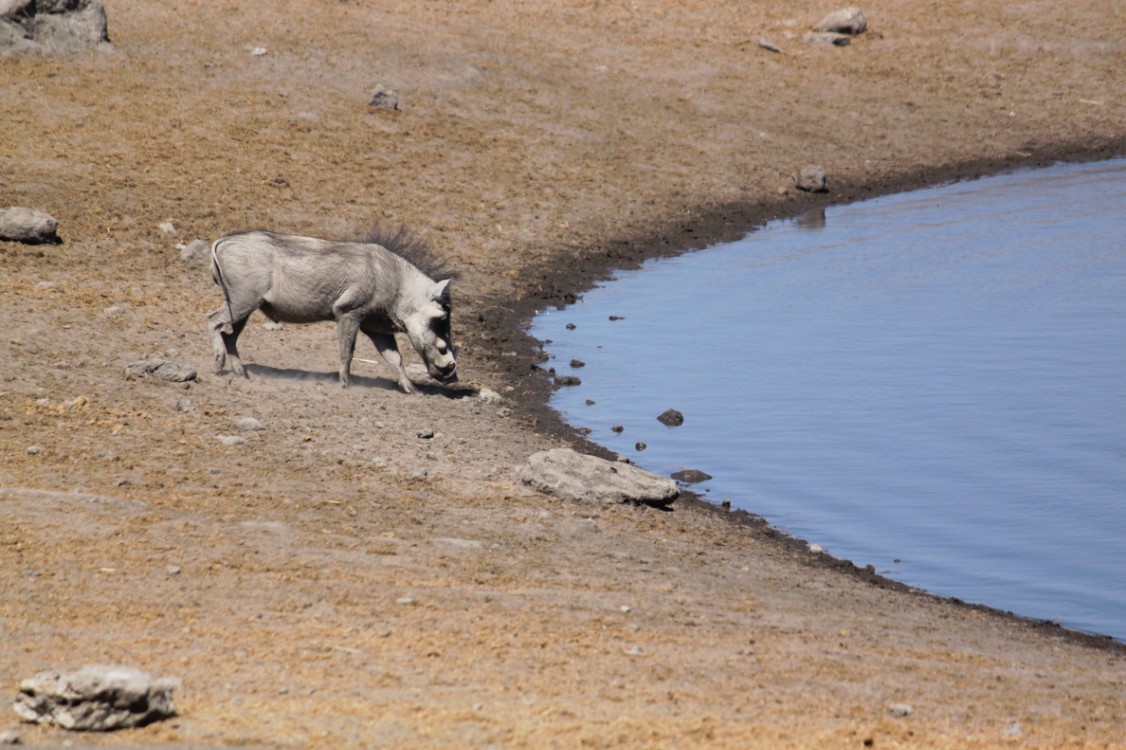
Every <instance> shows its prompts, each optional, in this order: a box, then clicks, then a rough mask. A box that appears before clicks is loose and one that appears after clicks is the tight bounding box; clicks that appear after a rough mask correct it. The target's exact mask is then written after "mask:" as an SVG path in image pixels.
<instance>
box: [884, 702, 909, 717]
mask: <svg viewBox="0 0 1126 750" xmlns="http://www.w3.org/2000/svg"><path fill="white" fill-rule="evenodd" d="M913 713H915V709H914V707H912V706H911V705H910V704H907V703H892V704H891V705H889V706H888V716H892V717H894V718H896V719H902V718H903V717H905V716H910V715H911V714H913Z"/></svg>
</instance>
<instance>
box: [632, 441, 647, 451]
mask: <svg viewBox="0 0 1126 750" xmlns="http://www.w3.org/2000/svg"><path fill="white" fill-rule="evenodd" d="M633 447H634V448H635V449H636V450H639V451H643V450H645V449H646V448H648V447H649V446H648V445H646V444H645V443H642V442H641V441H638V442H637V443H635V444H634V446H633Z"/></svg>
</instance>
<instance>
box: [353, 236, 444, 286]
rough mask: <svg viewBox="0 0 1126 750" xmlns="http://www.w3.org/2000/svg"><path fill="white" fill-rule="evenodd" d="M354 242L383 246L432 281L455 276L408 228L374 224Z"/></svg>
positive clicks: (424, 241) (423, 241) (442, 260)
mask: <svg viewBox="0 0 1126 750" xmlns="http://www.w3.org/2000/svg"><path fill="white" fill-rule="evenodd" d="M352 241H353V242H365V243H371V244H374V245H382V246H383V247H385V248H387V249H388V250H390V251H391V252H393V253H395V254H396V255H398V256H399V257H401V258H404V259H406V260H407V261H409V262H410V263H411V264H412V265H414V267H415V268H417V269H418V270H420V271H422V272H423V273H424V274H426V275H427V276H429V277H430V278H432V279H435V280H438V279H449V278H453V277H454V276H455V274H453V273H451V272H450V271H449V270H448V269H447V268H446V261H445V259H443V258H439V257H437V256H436V255H435V254H434V250H433V248H431V246H430V244H429V243H428V242H426V240H424V239H422V238H421V237H418V236H417V235H414V234H411V233H410V231H409V230H408V229H407V228H406V227H403V226H397V227H387V226H383V225H381V224H373V225H372V226H371V228H370V229H368V230H367V231H365V232H362V233H361V234H359V236H357V237H356V238H355V239H354V240H352Z"/></svg>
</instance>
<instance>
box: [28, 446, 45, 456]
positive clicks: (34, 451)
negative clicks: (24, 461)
mask: <svg viewBox="0 0 1126 750" xmlns="http://www.w3.org/2000/svg"><path fill="white" fill-rule="evenodd" d="M42 452H43V446H41V445H29V446H27V455H29V456H38V455H39V454H41V453H42Z"/></svg>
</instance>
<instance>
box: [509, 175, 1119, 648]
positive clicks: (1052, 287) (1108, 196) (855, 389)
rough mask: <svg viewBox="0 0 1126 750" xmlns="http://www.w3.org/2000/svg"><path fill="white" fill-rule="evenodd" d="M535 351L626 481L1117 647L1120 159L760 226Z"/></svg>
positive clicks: (693, 256)
mask: <svg viewBox="0 0 1126 750" xmlns="http://www.w3.org/2000/svg"><path fill="white" fill-rule="evenodd" d="M531 333H532V335H534V336H535V337H537V338H539V339H541V340H544V341H550V343H548V344H546V345H545V350H546V351H547V353H548V354H549V356H550V357H551V361H550V366H552V367H554V368H555V369H556V371H557V373H558V374H559V375H560V376H567V375H569V376H574V377H577V378H578V379H579V380H580V381H581V382H580V384H579V385H572V386H568V387H560V388H558V389H557V390H556V392H555V395H554V396H553V399H552V406H553V407H555V408H556V409H557V410H558V411H559V412H560V413H561V414H562V415H563V416H564V418H565V419H566V420H567V421H568V422H569V423H570V424H572V425H573V426H575V427H582V428H587V429H589V430H590V438H591V439H592V440H594V441H596V442H599V443H601V444H603V445H605V446H607V447H608V448H610V449H612V450H614V451H616V452H618V453H620V454H622V455H625V456H628V457H630V458H631V459H632V460H634V461H635V462H636V463H638V464H640V465H642V466H644V467H645V468H648V469H650V470H651V471H655V472H657V473H660V474H665V475H669V474H672V473H674V472H676V471H678V470H681V469H685V468H690V469H697V470H700V471H702V472H705V473H706V474H708V475H711V477H712V478H711V479H709V480H706V481H704V482H702V483H700V484H697V485H694V486H693V488H694V489H695V490H696V491H697V492H700V493H701V494H702V495H704V496H705V497H706V498H708V499H710V500H712V501H713V502H716V503H720V502H723V501H724V500H728V501H730V503H731V505H732V506H734V507H736V508H742V509H745V510H747V511H750V512H752V513H754V514H757V515H760V516H762V517H764V518H765V519H766V520H767V521H768V522H770V523H771V524H772V525H773V526H775V527H777V528H780V529H782V530H784V531H786V532H788V533H790V534H793V535H794V536H797V537H800V538H802V539H804V540H807V541H808V542H809V543H810V544H811V545H814V544H816V545H819V546H820V547H821V548H823V549H824V550H826V551H827V552H829V553H831V554H833V555H835V556H837V557H839V558H844V559H849V560H852V561H853V562H855V563H856V564H858V565H861V566H864V565H869V564H870V565H874V566H875V568H876V569H877V570H878V571H879V572H881V573H883V574H885V575H887V576H889V577H892V578H895V579H897V580H900V581H902V582H904V583H907V584H909V585H912V586H917V587H919V588H922V589H926V590H928V591H931V592H933V593H936V594H940V595H944V596H952V597H957V598H960V599H964V600H967V601H972V602H975V603H981V604H986V605H989V606H992V607H997V608H1000V609H1003V610H1010V611H1013V612H1015V613H1017V614H1019V615H1023V616H1026V617H1032V618H1037V619H1045V620H1053V621H1058V622H1059V623H1060V624H1061V625H1063V626H1065V627H1070V628H1075V629H1079V630H1084V631H1090V632H1095V633H1100V634H1104V635H1111V636H1114V637H1116V638H1118V639H1123V640H1126V159H1117V160H1112V161H1110V162H1102V163H1092V164H1082V165H1057V166H1053V167H1050V168H1045V169H1040V170H1026V171H1019V172H1014V173H1010V174H1004V175H999V176H994V177H989V178H984V179H980V180H975V181H970V182H959V183H955V184H951V185H946V186H942V187H937V188H933V189H927V190H920V191H917V192H912V193H906V194H901V195H895V196H889V197H884V198H879V199H875V200H871V201H866V202H862V203H856V204H851V205H847V206H839V207H832V208H829V209H827V210H825V211H824V213H818V214H814V215H807V216H804V217H800V218H798V219H795V220H788V221H779V222H774V223H771V224H768V225H767V226H765V227H763V228H761V229H759V230H757V231H755V232H753V233H751V234H750V235H748V236H747V237H746V238H744V239H743V240H740V241H738V242H733V243H729V244H723V245H719V246H715V247H712V248H708V249H706V250H702V251H698V252H692V253H688V254H685V255H682V256H679V257H676V258H671V259H663V260H653V261H650V262H647V263H645V264H644V265H643V267H642V268H640V269H639V270H637V271H630V272H622V273H619V274H618V275H617V277H616V278H615V279H614V280H612V281H610V282H607V283H605V284H603V285H601V286H599V287H597V288H595V289H592V290H590V291H588V292H587V293H586V294H584V295H583V297H582V299H581V301H580V302H578V303H577V304H574V305H571V306H569V307H567V308H563V309H552V310H547V311H545V312H543V313H541V314H540V315H539V316H538V317H537V318H536V319H535V321H534V323H533V326H532V329H531ZM668 408H675V409H676V410H678V411H680V412H681V413H682V414H683V415H684V422H683V424H681V425H679V426H672V427H669V426H666V425H664V424H662V423H661V422H659V421H657V416H658V415H660V414H661V413H662V412H664V411H665V410H666V409H668Z"/></svg>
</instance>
